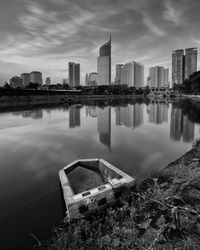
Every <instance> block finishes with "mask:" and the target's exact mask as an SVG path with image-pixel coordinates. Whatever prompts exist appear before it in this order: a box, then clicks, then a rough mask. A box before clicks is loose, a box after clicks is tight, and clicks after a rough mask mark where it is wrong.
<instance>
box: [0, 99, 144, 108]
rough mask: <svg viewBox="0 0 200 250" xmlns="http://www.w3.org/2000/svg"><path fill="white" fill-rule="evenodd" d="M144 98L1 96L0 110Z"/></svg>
mask: <svg viewBox="0 0 200 250" xmlns="http://www.w3.org/2000/svg"><path fill="white" fill-rule="evenodd" d="M141 99H142V100H146V98H145V97H144V96H141V95H55V96H44V95H37V96H6V97H5V96H3V97H0V112H2V111H9V110H11V111H12V110H19V109H24V108H25V109H27V108H45V107H47V108H48V107H53V106H58V107H59V106H70V105H74V104H88V103H91V102H98V101H99V102H101V101H108V102H112V101H135V100H141Z"/></svg>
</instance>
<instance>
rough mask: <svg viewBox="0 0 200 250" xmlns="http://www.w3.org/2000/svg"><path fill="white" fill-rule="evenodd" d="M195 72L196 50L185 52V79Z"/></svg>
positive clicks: (190, 49)
mask: <svg viewBox="0 0 200 250" xmlns="http://www.w3.org/2000/svg"><path fill="white" fill-rule="evenodd" d="M196 71H197V48H189V49H186V50H185V79H188V78H189V76H190V75H192V74H193V73H194V72H196Z"/></svg>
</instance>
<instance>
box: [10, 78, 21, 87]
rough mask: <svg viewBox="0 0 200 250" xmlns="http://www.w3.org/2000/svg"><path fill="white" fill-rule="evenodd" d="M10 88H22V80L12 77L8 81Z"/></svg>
mask: <svg viewBox="0 0 200 250" xmlns="http://www.w3.org/2000/svg"><path fill="white" fill-rule="evenodd" d="M10 86H11V87H12V88H23V79H22V78H21V77H19V76H14V77H12V78H11V79H10Z"/></svg>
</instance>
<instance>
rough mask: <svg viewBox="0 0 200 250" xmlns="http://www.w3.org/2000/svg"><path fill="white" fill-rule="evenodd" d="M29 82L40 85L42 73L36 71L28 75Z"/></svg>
mask: <svg viewBox="0 0 200 250" xmlns="http://www.w3.org/2000/svg"><path fill="white" fill-rule="evenodd" d="M30 82H32V83H38V84H39V85H42V73H41V72H38V71H33V72H31V73H30Z"/></svg>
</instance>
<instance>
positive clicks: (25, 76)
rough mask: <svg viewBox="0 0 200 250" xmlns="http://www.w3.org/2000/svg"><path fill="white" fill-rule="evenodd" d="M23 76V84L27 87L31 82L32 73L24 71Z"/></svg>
mask: <svg viewBox="0 0 200 250" xmlns="http://www.w3.org/2000/svg"><path fill="white" fill-rule="evenodd" d="M21 78H22V80H23V86H24V87H26V86H28V85H29V83H30V74H29V73H23V74H21Z"/></svg>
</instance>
